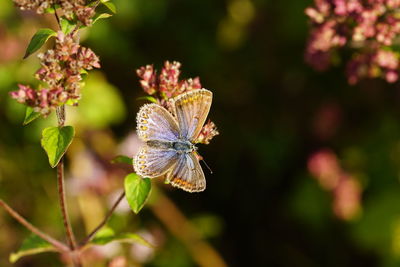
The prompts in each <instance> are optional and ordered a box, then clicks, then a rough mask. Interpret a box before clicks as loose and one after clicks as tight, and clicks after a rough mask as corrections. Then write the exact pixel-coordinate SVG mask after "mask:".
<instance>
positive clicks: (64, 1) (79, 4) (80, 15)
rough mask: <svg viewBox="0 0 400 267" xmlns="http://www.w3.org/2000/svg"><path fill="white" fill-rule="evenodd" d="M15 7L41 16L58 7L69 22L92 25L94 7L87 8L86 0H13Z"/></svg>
mask: <svg viewBox="0 0 400 267" xmlns="http://www.w3.org/2000/svg"><path fill="white" fill-rule="evenodd" d="M13 1H14V3H15V5H16V6H18V7H19V8H20V9H21V10H35V11H36V13H38V14H43V13H45V12H46V10H48V9H50V8H54V7H59V8H60V9H61V10H62V13H63V15H64V16H65V17H66V18H67V19H69V20H71V19H74V18H76V19H78V20H79V21H80V22H81V23H82V24H83V25H85V26H88V25H90V24H91V23H92V17H93V16H94V14H95V11H94V9H95V7H90V6H88V4H89V3H88V1H86V0H13Z"/></svg>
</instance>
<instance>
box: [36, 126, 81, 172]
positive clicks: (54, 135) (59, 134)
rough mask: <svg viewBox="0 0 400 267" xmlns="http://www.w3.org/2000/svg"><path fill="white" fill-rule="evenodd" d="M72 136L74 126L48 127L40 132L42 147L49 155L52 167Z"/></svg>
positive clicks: (55, 164) (69, 142)
mask: <svg viewBox="0 0 400 267" xmlns="http://www.w3.org/2000/svg"><path fill="white" fill-rule="evenodd" d="M73 138H74V127H72V126H64V127H61V128H59V127H49V128H46V129H44V130H43V132H42V142H41V143H42V147H43V149H44V150H45V151H46V153H47V156H48V157H49V163H50V166H51V167H52V168H54V167H55V166H57V164H58V162H59V161H60V159H61V157H62V156H63V155H64V153H65V152H66V151H67V149H68V146H69V145H70V144H71V142H72V139H73Z"/></svg>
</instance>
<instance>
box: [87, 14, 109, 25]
mask: <svg viewBox="0 0 400 267" xmlns="http://www.w3.org/2000/svg"><path fill="white" fill-rule="evenodd" d="M111 16H112V15H111V14H108V13H101V14H96V15H95V16H94V17H93V22H92V24H95V23H96V22H97V21H98V20H99V19H107V18H109V17H111Z"/></svg>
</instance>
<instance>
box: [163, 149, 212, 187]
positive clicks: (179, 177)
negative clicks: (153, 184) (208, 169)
mask: <svg viewBox="0 0 400 267" xmlns="http://www.w3.org/2000/svg"><path fill="white" fill-rule="evenodd" d="M167 180H168V181H169V182H170V183H171V185H173V186H175V187H179V188H181V189H183V190H185V191H188V192H200V191H204V189H206V179H205V177H204V173H203V170H202V169H201V166H200V163H199V160H198V159H197V158H196V155H195V152H192V153H187V154H180V155H179V159H178V161H177V163H176V165H174V166H173V167H172V169H171V170H170V171H169V172H168V174H167Z"/></svg>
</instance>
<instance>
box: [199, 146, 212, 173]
mask: <svg viewBox="0 0 400 267" xmlns="http://www.w3.org/2000/svg"><path fill="white" fill-rule="evenodd" d="M196 154H197V156H198V157H199V160H200V161H202V162H203V163H204V165H205V166H206V167H207V169H208V170H209V171H210V173H211V174H212V173H213V171H212V170H211V168H210V167H209V166H208V164H207V162H206V161H205V160H204V158H203V157H202V156H201V155H200V154H199V152H197V151H196Z"/></svg>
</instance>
